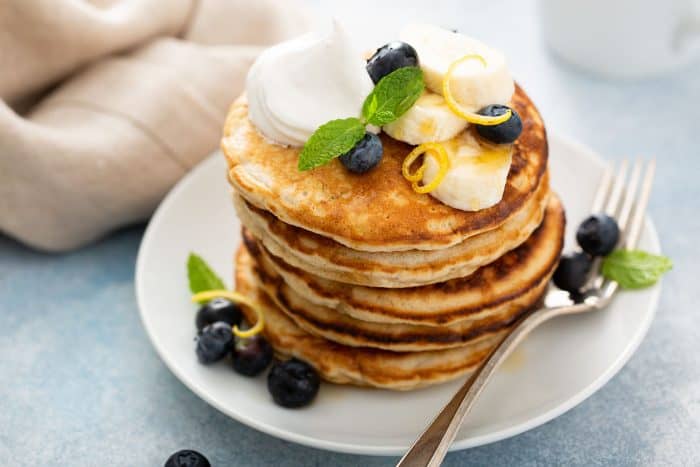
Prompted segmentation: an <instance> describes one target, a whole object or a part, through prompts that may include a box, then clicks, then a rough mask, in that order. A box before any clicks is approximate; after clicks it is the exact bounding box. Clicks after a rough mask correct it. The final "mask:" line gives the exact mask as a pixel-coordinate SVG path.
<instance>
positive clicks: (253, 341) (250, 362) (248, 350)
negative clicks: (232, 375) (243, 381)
mask: <svg viewBox="0 0 700 467" xmlns="http://www.w3.org/2000/svg"><path fill="white" fill-rule="evenodd" d="M232 355H233V369H234V370H236V372H237V373H240V374H242V375H245V376H256V375H259V374H260V373H261V372H262V371H263V370H264V369H265V368H267V367H268V366H269V365H270V363H271V362H272V356H273V352H272V347H271V346H270V344H269V343H268V342H267V341H266V340H265V338H264V337H263V336H261V335H260V334H256V335H254V336H252V337H247V338H239V337H236V343H235V345H234V348H233V354H232Z"/></svg>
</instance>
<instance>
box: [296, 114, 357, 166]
mask: <svg viewBox="0 0 700 467" xmlns="http://www.w3.org/2000/svg"><path fill="white" fill-rule="evenodd" d="M364 136H365V125H364V124H363V123H362V122H361V121H360V119H358V118H343V119H338V120H331V121H330V122H328V123H324V124H323V125H321V126H320V127H318V129H317V130H316V131H314V134H312V135H311V137H310V138H309V140H308V141H307V142H306V144H305V145H304V148H303V149H302V150H301V154H299V164H298V168H299V170H300V171H305V170H311V169H315V168H316V167H319V166H322V165H324V164H327V163H328V162H330V161H331V160H332V159H334V158H336V157H338V156H340V155H341V154H345V153H346V152H348V151H349V150H351V149H352V148H353V146H355V144H356V143H357V142H358V141H360V140H361V139H362V138H363V137H364Z"/></svg>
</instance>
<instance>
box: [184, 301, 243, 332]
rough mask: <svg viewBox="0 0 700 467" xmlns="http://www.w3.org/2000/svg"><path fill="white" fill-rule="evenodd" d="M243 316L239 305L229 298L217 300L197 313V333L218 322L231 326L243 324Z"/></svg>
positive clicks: (205, 305) (207, 304)
mask: <svg viewBox="0 0 700 467" xmlns="http://www.w3.org/2000/svg"><path fill="white" fill-rule="evenodd" d="M242 318H243V315H242V314H241V310H240V308H238V305H236V304H235V303H233V302H232V301H231V300H229V299H227V298H221V297H220V298H215V299H213V300H211V301H209V302H207V303H205V304H204V305H202V307H201V308H200V309H199V311H197V316H196V317H195V325H196V326H197V331H201V330H202V329H204V327H205V326H208V325H210V324H212V323H215V322H217V321H225V322H227V323H228V324H230V325H231V326H235V325H237V324H241V319H242Z"/></svg>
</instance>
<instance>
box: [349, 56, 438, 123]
mask: <svg viewBox="0 0 700 467" xmlns="http://www.w3.org/2000/svg"><path fill="white" fill-rule="evenodd" d="M424 89H425V81H423V72H422V71H421V69H420V68H418V67H413V66H410V67H403V68H399V69H397V70H394V71H392V72H391V73H389V74H388V75H386V76H385V77H383V78H382V79H380V80H379V82H378V83H377V85H376V86H375V87H374V89H373V90H372V92H371V93H370V94H369V96H367V98H366V99H365V102H364V104H363V105H362V115H363V116H364V117H365V120H366V121H367V123H371V124H372V125H377V126H382V125H386V124H387V123H391V122H393V121H394V120H396V119H398V118H399V117H400V116H401V115H403V114H404V113H406V111H407V110H408V109H410V108H411V106H412V105H413V104H415V103H416V101H417V100H418V98H419V97H420V95H421V94H422V93H423V90H424Z"/></svg>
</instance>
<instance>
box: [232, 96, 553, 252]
mask: <svg viewBox="0 0 700 467" xmlns="http://www.w3.org/2000/svg"><path fill="white" fill-rule="evenodd" d="M511 105H512V106H513V108H514V109H515V110H516V111H517V112H518V113H519V114H520V117H521V119H522V122H523V132H522V134H521V135H520V137H519V138H518V140H517V141H516V142H515V145H514V151H513V162H512V165H511V169H510V172H509V175H508V180H507V183H506V188H505V191H504V194H503V199H502V200H501V201H500V202H499V203H498V204H496V205H495V206H492V207H490V208H488V209H483V210H480V211H476V212H466V211H461V210H458V209H454V208H451V207H449V206H447V205H445V204H443V203H441V202H440V201H438V200H436V199H434V198H433V197H431V196H427V195H422V194H418V193H415V192H414V191H413V190H412V188H411V186H410V184H409V183H407V182H406V180H405V179H404V178H403V176H402V175H401V165H402V163H403V159H404V158H405V157H406V155H408V153H409V152H410V150H411V149H412V147H411V146H409V145H406V144H404V143H401V142H399V141H396V140H394V139H392V138H389V137H388V136H386V135H384V134H382V135H381V138H382V143H383V146H384V157H383V158H382V160H381V162H380V163H379V164H378V165H377V167H375V168H374V169H373V170H371V171H369V172H368V173H366V174H363V175H356V174H352V173H350V172H349V171H347V170H346V169H345V168H344V167H342V165H341V164H340V162H339V161H337V160H335V161H332V162H331V163H329V164H327V165H325V166H323V167H319V168H317V169H314V170H311V171H308V172H299V171H298V170H297V161H298V156H299V148H288V147H283V146H279V145H276V144H273V143H271V142H269V141H267V140H265V138H264V137H263V136H261V135H260V134H259V133H258V132H257V131H256V129H255V128H254V127H253V125H252V124H251V122H250V121H249V119H248V117H247V114H248V104H247V101H246V98H245V96H241V97H240V98H239V99H238V100H237V101H236V102H234V103H233V105H232V107H231V109H230V110H229V113H228V116H227V118H226V122H225V124H224V137H223V139H222V142H221V146H222V150H223V152H224V154H225V156H226V160H227V162H228V166H229V181H230V183H231V184H232V186H233V187H234V189H235V190H236V191H237V192H238V193H240V194H241V196H243V197H244V198H245V199H246V200H247V201H248V202H249V203H251V204H252V205H254V206H256V207H258V208H260V209H264V210H266V211H269V212H270V213H272V214H273V215H274V216H276V217H278V218H279V219H280V220H282V221H283V222H286V223H288V224H291V225H294V226H297V227H300V228H303V229H305V230H308V231H311V232H315V233H318V234H320V235H322V236H325V237H329V238H331V239H333V240H335V241H336V242H338V243H340V244H342V245H345V246H347V247H349V248H352V249H355V250H362V251H405V250H435V249H442V248H447V247H450V246H453V245H456V244H458V243H461V242H463V241H464V240H465V239H467V238H470V237H473V236H475V235H478V234H480V233H483V232H486V231H489V230H492V229H495V228H497V227H499V226H500V225H502V224H503V223H504V222H505V221H506V220H507V219H508V218H509V217H511V216H513V215H514V214H515V213H517V212H518V211H519V210H521V209H523V206H524V205H525V204H526V202H527V200H528V199H529V198H530V197H531V196H532V195H533V193H534V192H535V191H536V189H537V187H538V186H539V184H540V183H541V181H542V178H543V177H544V174H545V171H546V167H547V138H546V133H545V128H544V124H543V122H542V118H541V117H540V115H539V113H538V111H537V109H536V108H535V106H534V104H533V103H532V102H531V101H530V99H529V98H528V97H527V95H526V94H525V92H524V91H523V90H522V89H521V88H520V87H516V92H515V94H514V95H513V99H512V103H511Z"/></svg>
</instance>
